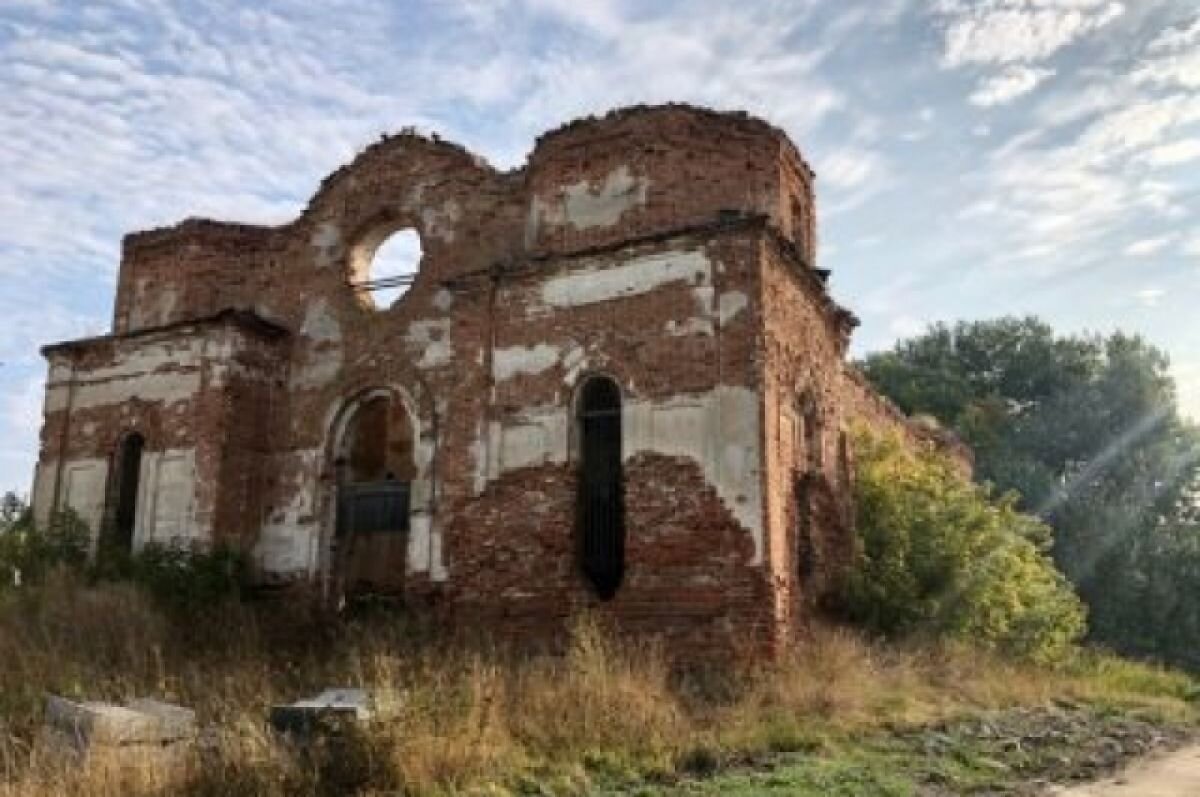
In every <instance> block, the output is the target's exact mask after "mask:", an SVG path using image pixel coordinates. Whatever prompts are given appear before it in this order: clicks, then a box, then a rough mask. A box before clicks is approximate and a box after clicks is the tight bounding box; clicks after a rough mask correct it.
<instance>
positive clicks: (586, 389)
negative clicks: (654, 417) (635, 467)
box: [576, 377, 625, 600]
mask: <svg viewBox="0 0 1200 797" xmlns="http://www.w3.org/2000/svg"><path fill="white" fill-rule="evenodd" d="M578 416H579V417H578V423H579V454H580V456H579V474H578V484H579V491H578V502H579V503H578V516H577V519H576V528H577V530H578V534H579V552H580V567H581V568H582V570H583V573H584V575H585V576H586V577H587V578H588V580H589V581H590V582H591V583H592V586H593V587H594V588H595V590H596V594H597V595H598V596H599V597H600V598H601V600H609V599H610V598H612V597H613V596H614V595H616V594H617V589H618V588H619V587H620V586H621V580H622V579H623V578H624V575H625V501H624V483H623V478H622V469H621V390H620V388H619V387H618V386H617V384H616V383H615V382H613V381H612V380H611V379H606V378H603V377H597V378H593V379H589V380H588V381H587V382H586V383H585V384H584V386H583V392H582V395H581V396H580V399H579V409H578Z"/></svg>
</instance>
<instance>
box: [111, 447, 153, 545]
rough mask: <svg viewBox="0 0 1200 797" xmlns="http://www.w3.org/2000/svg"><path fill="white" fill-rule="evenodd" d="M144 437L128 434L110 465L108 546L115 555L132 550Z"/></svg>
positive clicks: (135, 528) (135, 529)
mask: <svg viewBox="0 0 1200 797" xmlns="http://www.w3.org/2000/svg"><path fill="white" fill-rule="evenodd" d="M145 448H146V438H144V437H142V435H141V434H139V433H137V432H131V433H130V434H127V435H125V437H124V438H122V440H121V443H120V445H119V446H118V447H117V453H116V458H115V461H114V462H113V481H112V482H110V487H109V502H110V503H109V511H108V517H109V529H108V535H107V537H108V540H107V542H108V544H109V545H110V546H111V547H112V549H113V550H114V551H116V552H120V553H130V552H131V551H133V538H134V535H135V533H136V531H137V520H138V518H137V510H138V492H139V486H140V482H141V474H142V452H143V451H144V450H145Z"/></svg>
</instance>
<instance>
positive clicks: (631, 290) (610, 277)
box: [541, 250, 711, 308]
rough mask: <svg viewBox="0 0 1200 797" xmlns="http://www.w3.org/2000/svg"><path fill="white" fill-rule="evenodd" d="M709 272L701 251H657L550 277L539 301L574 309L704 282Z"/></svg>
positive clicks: (708, 264)
mask: <svg viewBox="0 0 1200 797" xmlns="http://www.w3.org/2000/svg"><path fill="white" fill-rule="evenodd" d="M710 270H711V263H710V261H709V259H708V257H707V256H706V255H705V254H704V252H702V251H699V250H695V251H688V252H660V253H655V254H652V255H643V256H642V257H635V258H632V259H630V260H627V261H625V262H623V263H621V264H619V265H615V266H608V267H604V266H593V267H591V268H585V269H580V270H576V271H571V272H569V273H567V274H562V275H559V276H556V277H551V278H550V279H547V280H546V281H545V282H543V283H542V296H541V298H542V302H543V303H544V304H545V305H547V306H549V307H555V308H558V307H578V306H579V305H585V304H593V303H595V302H603V301H607V300H609V299H617V298H623V297H627V296H636V295H638V294H643V293H649V292H650V291H653V290H655V289H656V288H659V287H662V286H663V285H669V284H671V283H677V282H683V283H690V284H694V285H699V284H701V283H707V282H708V279H709V274H710Z"/></svg>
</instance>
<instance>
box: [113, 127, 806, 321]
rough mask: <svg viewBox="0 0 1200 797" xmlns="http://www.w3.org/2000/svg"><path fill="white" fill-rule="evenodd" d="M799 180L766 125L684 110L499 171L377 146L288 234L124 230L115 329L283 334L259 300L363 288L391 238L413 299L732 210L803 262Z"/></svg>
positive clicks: (435, 142)
mask: <svg viewBox="0 0 1200 797" xmlns="http://www.w3.org/2000/svg"><path fill="white" fill-rule="evenodd" d="M811 178H812V173H811V171H810V170H809V169H808V167H807V165H806V164H805V163H804V162H803V160H802V159H801V157H800V155H799V153H798V152H797V150H796V148H795V147H794V145H792V143H791V142H790V141H789V140H788V138H787V137H786V135H784V134H783V133H782V132H781V131H780V130H779V129H777V128H775V127H773V126H771V125H769V124H767V123H766V122H763V121H762V120H759V119H755V118H753V117H750V116H748V115H746V114H744V113H719V112H715V111H710V110H706V109H701V108H696V107H692V106H686V105H665V106H638V107H634V108H627V109H621V110H618V111H614V112H612V113H610V114H608V115H606V116H604V117H600V118H587V119H582V120H577V121H574V122H571V123H569V124H567V125H564V126H563V127H560V128H558V129H556V130H553V131H550V132H548V133H545V134H543V135H542V136H541V137H540V138H539V139H538V141H537V144H536V146H535V147H534V149H533V151H532V152H531V153H530V155H529V157H528V159H527V163H526V165H525V166H523V167H522V168H520V169H516V170H513V171H511V172H500V171H497V170H496V169H494V168H492V167H491V166H489V165H488V164H487V163H486V162H485V161H484V160H483V159H482V158H479V157H478V156H476V155H473V154H472V153H470V152H469V151H467V150H466V149H464V148H463V147H461V146H459V145H456V144H452V143H449V142H446V141H443V140H441V139H438V138H436V137H424V136H421V135H418V134H415V133H412V132H405V133H401V134H399V135H395V136H385V137H383V138H382V139H381V140H380V141H378V142H377V143H375V144H373V145H371V146H370V147H368V148H367V149H366V150H364V151H363V152H362V153H360V154H359V155H358V157H356V158H355V159H354V160H353V161H352V162H351V163H350V164H348V165H346V166H343V167H341V168H339V169H338V170H336V171H335V172H333V173H332V174H331V175H330V176H329V177H327V178H326V179H325V180H323V181H322V184H321V186H320V188H319V189H318V191H317V192H316V194H315V195H314V196H313V198H312V200H311V201H310V202H309V203H308V206H307V207H306V209H305V210H304V212H303V213H302V214H301V215H300V216H299V217H298V218H297V219H296V220H295V221H293V222H290V223H288V224H285V225H282V226H279V227H265V226H255V225H246V224H233V223H226V222H217V221H208V220H202V219H188V220H186V221H183V222H181V223H180V224H177V225H175V226H173V227H168V228H162V229H156V230H150V231H146V232H138V233H133V234H131V235H128V236H126V238H125V240H124V246H123V254H122V264H121V272H120V277H119V282H118V290H117V298H116V303H115V309H114V319H113V331H114V333H117V334H126V333H129V332H133V331H136V330H138V329H145V328H150V327H156V326H161V325H165V324H171V323H177V322H179V321H182V320H187V319H190V318H198V317H202V316H206V315H211V314H213V313H216V312H219V311H221V310H224V309H227V308H239V309H246V310H254V311H256V312H258V313H259V314H260V315H263V316H264V317H267V318H271V319H272V320H277V321H280V322H281V323H284V324H285V325H288V324H287V318H286V316H287V308H286V307H283V308H280V307H279V306H278V305H279V301H276V302H275V303H274V305H273V306H272V307H266V306H264V304H269V302H266V300H267V299H269V298H270V297H271V296H272V295H275V294H281V293H284V292H286V285H288V284H292V285H296V284H303V283H304V280H303V274H304V273H305V272H306V270H307V271H311V270H327V271H335V272H337V273H338V274H339V275H340V277H341V278H342V279H343V281H344V282H355V281H361V280H362V278H363V276H364V273H363V271H364V269H365V268H366V266H367V265H368V264H369V261H370V257H371V254H372V253H373V251H374V248H375V247H376V246H378V245H379V243H380V242H381V241H383V240H384V239H386V238H387V237H388V236H389V235H391V234H392V233H394V232H396V231H399V230H402V229H413V230H415V231H416V232H417V233H418V234H419V236H420V238H421V247H422V259H421V263H420V267H419V271H418V274H417V277H416V283H415V284H414V290H419V289H420V288H421V287H422V285H427V284H441V283H444V282H446V281H448V280H453V279H456V278H460V277H464V276H469V275H473V274H482V273H486V272H487V271H488V270H489V269H493V268H496V267H499V266H501V265H503V264H512V263H519V262H522V261H528V260H529V259H531V258H546V257H554V256H556V255H561V254H569V253H573V252H578V251H583V250H587V249H591V248H596V247H605V246H615V245H620V244H621V243H622V242H625V241H629V240H632V239H638V238H644V237H649V236H654V235H661V234H669V233H671V232H672V231H675V230H680V229H685V228H687V227H689V226H695V225H700V224H706V223H712V222H713V221H714V220H716V219H718V218H722V217H730V216H733V217H747V216H762V217H765V218H767V219H768V220H769V222H770V223H771V224H772V226H773V227H774V228H775V229H777V230H778V231H780V232H781V233H782V234H783V235H785V236H787V237H788V238H790V239H791V240H793V241H794V243H795V245H796V246H797V248H798V249H799V251H801V252H802V253H803V257H804V259H805V260H806V261H807V263H808V264H809V265H811V264H813V263H814V262H815V249H816V240H815V238H816V234H815V209H814V207H813V194H812V185H811ZM297 277H300V278H301V279H300V280H299V282H297V279H296V278H297ZM282 301H284V303H285V304H286V303H288V302H291V303H295V302H296V301H297V298H296V297H293V298H291V299H285V300H282ZM271 310H275V312H274V313H272V312H271ZM280 310H282V311H283V312H282V316H283V317H281V315H280V312H279V311H280Z"/></svg>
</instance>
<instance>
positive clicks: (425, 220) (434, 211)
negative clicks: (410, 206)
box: [421, 199, 462, 243]
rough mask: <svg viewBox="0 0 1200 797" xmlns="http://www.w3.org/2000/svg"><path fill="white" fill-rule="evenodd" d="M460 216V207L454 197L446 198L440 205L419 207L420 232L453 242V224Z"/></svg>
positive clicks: (446, 241)
mask: <svg viewBox="0 0 1200 797" xmlns="http://www.w3.org/2000/svg"><path fill="white" fill-rule="evenodd" d="M461 218H462V209H461V208H460V207H459V205H458V202H457V201H456V200H454V199H447V200H446V201H445V202H443V203H442V205H441V207H426V208H422V209H421V222H422V224H423V229H422V232H424V233H425V234H427V235H430V236H433V237H435V238H440V239H441V240H442V241H444V242H445V243H453V242H454V235H455V229H454V226H455V224H457V223H458V221H459V219H461Z"/></svg>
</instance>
